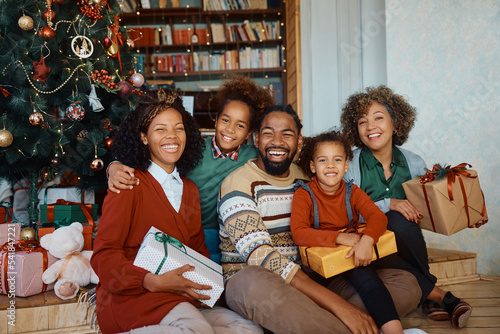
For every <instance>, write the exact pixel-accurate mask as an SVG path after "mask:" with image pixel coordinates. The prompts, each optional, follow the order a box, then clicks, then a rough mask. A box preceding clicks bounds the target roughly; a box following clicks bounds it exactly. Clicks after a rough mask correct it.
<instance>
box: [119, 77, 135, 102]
mask: <svg viewBox="0 0 500 334" xmlns="http://www.w3.org/2000/svg"><path fill="white" fill-rule="evenodd" d="M118 87H119V88H120V90H119V91H118V96H119V97H121V98H122V99H128V98H129V97H130V95H132V93H133V92H134V88H133V87H132V85H131V84H130V83H129V82H128V81H120V82H119V83H118Z"/></svg>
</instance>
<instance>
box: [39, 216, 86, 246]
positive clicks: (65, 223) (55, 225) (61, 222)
mask: <svg viewBox="0 0 500 334" xmlns="http://www.w3.org/2000/svg"><path fill="white" fill-rule="evenodd" d="M71 224H72V223H71V220H69V217H65V218H64V219H61V220H54V222H53V223H42V225H41V226H38V228H37V229H36V240H39V239H38V229H39V228H41V227H53V228H54V231H55V230H57V229H58V228H60V227H63V226H69V225H71ZM82 225H83V224H82Z"/></svg>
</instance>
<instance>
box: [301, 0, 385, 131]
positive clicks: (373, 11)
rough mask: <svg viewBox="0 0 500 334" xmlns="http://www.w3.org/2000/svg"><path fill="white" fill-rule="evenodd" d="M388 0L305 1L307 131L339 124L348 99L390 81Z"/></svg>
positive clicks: (302, 31)
mask: <svg viewBox="0 0 500 334" xmlns="http://www.w3.org/2000/svg"><path fill="white" fill-rule="evenodd" d="M384 16H385V12H384V1H383V0H301V2H300V20H301V26H300V29H301V43H302V50H301V52H302V77H303V82H302V85H303V113H304V134H305V135H312V134H316V133H319V132H322V131H326V130H328V129H329V128H331V127H332V126H338V125H339V124H340V123H339V119H340V110H341V108H342V104H343V103H344V101H345V100H346V98H347V97H348V96H349V95H351V94H352V93H353V92H355V91H358V90H361V89H362V88H363V87H366V86H369V85H379V84H384V83H386V82H387V77H386V73H387V70H386V67H385V64H386V63H385V58H386V56H385V26H384V21H385V19H384Z"/></svg>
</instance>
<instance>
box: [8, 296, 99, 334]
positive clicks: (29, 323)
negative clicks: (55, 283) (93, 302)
mask: <svg viewBox="0 0 500 334" xmlns="http://www.w3.org/2000/svg"><path fill="white" fill-rule="evenodd" d="M12 300H13V301H15V326H12V325H11V324H9V321H10V320H11V319H9V318H8V315H9V314H12V312H11V311H10V310H9V309H8V307H9V306H10V303H11V299H10V298H8V296H6V295H0V333H2V334H3V333H6V334H13V333H25V334H29V333H43V334H59V333H77V334H90V333H95V332H96V331H95V330H92V329H91V326H90V324H91V313H92V309H90V310H88V308H87V305H86V304H78V299H77V298H73V299H70V300H61V299H59V298H58V297H57V296H56V295H55V293H54V291H47V292H45V293H41V294H39V295H35V296H31V297H26V298H21V297H15V298H13V299H12Z"/></svg>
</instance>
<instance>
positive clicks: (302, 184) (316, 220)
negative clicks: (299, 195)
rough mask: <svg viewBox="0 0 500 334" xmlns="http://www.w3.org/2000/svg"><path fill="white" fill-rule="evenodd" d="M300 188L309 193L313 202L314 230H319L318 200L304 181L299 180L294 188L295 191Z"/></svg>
mask: <svg viewBox="0 0 500 334" xmlns="http://www.w3.org/2000/svg"><path fill="white" fill-rule="evenodd" d="M300 187H302V188H304V190H305V191H307V192H308V193H309V195H310V196H311V199H312V202H313V214H314V228H315V229H317V230H319V215H318V204H317V203H316V198H315V197H314V193H313V191H312V190H311V188H310V187H309V186H308V185H307V183H305V182H304V181H302V180H298V181H297V182H296V183H295V186H294V187H293V189H294V190H297V189H299V188H300Z"/></svg>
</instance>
